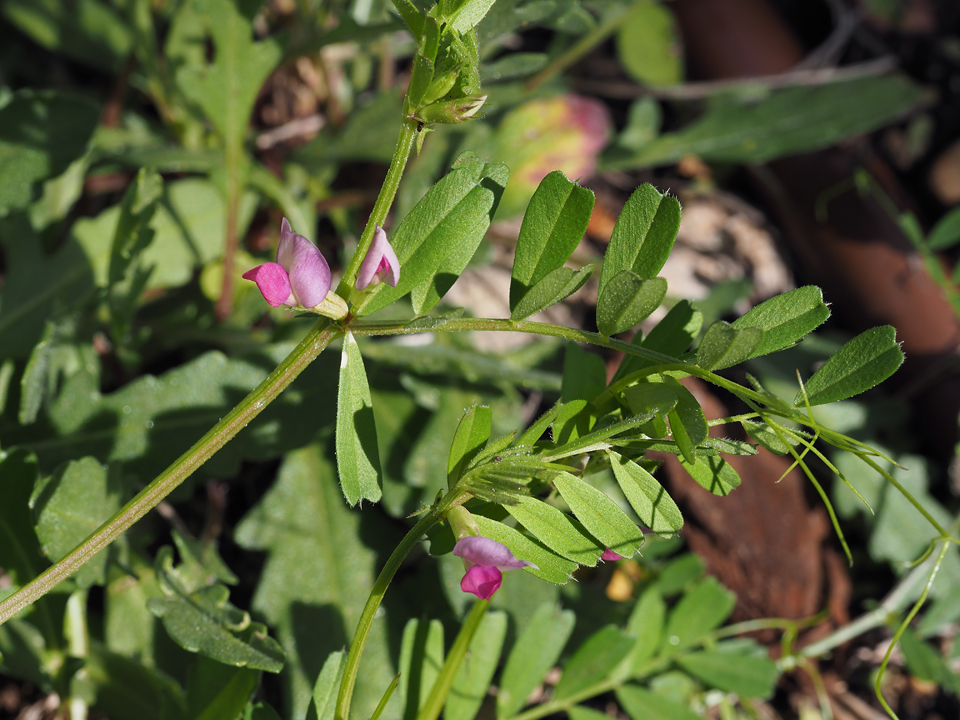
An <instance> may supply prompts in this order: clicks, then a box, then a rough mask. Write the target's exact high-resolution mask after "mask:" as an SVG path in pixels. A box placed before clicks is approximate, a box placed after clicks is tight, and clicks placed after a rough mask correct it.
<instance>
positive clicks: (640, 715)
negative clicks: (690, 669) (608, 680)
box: [617, 685, 700, 720]
mask: <svg viewBox="0 0 960 720" xmlns="http://www.w3.org/2000/svg"><path fill="white" fill-rule="evenodd" d="M617 700H619V701H620V704H621V705H622V706H623V709H624V711H625V712H626V713H627V715H629V716H630V720H699V718H700V716H699V715H697V714H696V713H695V712H693V710H691V709H690V708H688V707H687V706H686V705H681V704H679V703H677V702H675V701H673V700H670V699H668V698H666V697H664V696H662V695H657V694H656V693H653V692H650V691H649V690H647V689H646V688H642V687H638V686H636V685H623V686H622V687H620V688H618V689H617Z"/></svg>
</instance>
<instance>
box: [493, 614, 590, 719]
mask: <svg viewBox="0 0 960 720" xmlns="http://www.w3.org/2000/svg"><path fill="white" fill-rule="evenodd" d="M575 622H576V614H575V613H574V612H573V611H572V610H561V609H560V608H559V607H557V606H556V605H554V604H553V603H547V604H544V605H541V606H540V607H538V608H537V610H536V612H535V613H534V614H533V617H531V618H530V621H529V622H528V623H527V625H526V627H524V628H523V630H522V632H521V633H520V636H519V637H518V638H517V641H516V643H515V644H514V646H513V650H511V651H510V655H509V657H507V662H506V665H504V668H503V673H502V674H501V676H500V683H499V685H500V689H499V691H498V692H497V717H499V718H505V717H512V716H513V715H515V714H516V713H517V711H518V710H520V708H522V707H523V705H524V703H525V702H526V700H527V698H528V697H530V693H531V692H533V689H534V688H535V687H537V685H539V684H540V682H541V681H542V680H543V676H544V675H546V674H547V671H548V670H550V668H552V667H553V666H554V664H556V662H557V659H558V658H559V657H560V653H561V651H562V650H563V646H564V645H566V643H567V640H568V639H569V637H570V633H571V632H573V626H574V623H575Z"/></svg>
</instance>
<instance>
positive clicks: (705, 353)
mask: <svg viewBox="0 0 960 720" xmlns="http://www.w3.org/2000/svg"><path fill="white" fill-rule="evenodd" d="M762 339H763V330H761V329H759V328H756V327H744V328H742V329H739V330H738V329H737V328H735V327H734V326H733V325H730V324H729V323H725V322H724V321H723V320H717V321H716V322H715V323H713V325H711V326H710V327H708V328H707V331H706V332H705V333H704V334H703V340H701V341H700V347H698V348H697V365H699V366H700V367H702V368H703V369H704V370H722V369H724V368H728V367H732V366H734V365H737V364H739V363H741V362H743V361H744V360H746V359H747V358H750V357H754V355H756V354H757V353H756V352H755V351H754V349H755V348H756V347H757V346H758V345H759V344H760V342H761V340H762Z"/></svg>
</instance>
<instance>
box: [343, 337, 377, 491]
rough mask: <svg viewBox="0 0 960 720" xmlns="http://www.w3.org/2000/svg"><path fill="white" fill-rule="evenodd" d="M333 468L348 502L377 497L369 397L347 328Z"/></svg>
mask: <svg viewBox="0 0 960 720" xmlns="http://www.w3.org/2000/svg"><path fill="white" fill-rule="evenodd" d="M337 472H338V474H339V475H340V487H341V488H342V490H343V497H344V498H346V501H347V503H348V504H349V505H356V504H357V503H358V502H360V501H361V500H369V501H371V502H377V501H378V500H380V497H381V495H382V494H383V493H382V490H381V487H382V484H383V479H382V473H381V470H380V450H379V449H378V447H377V423H376V420H375V419H374V417H373V400H372V399H371V397H370V386H369V385H368V384H367V373H366V371H365V370H364V369H363V355H361V354H360V348H359V347H358V346H357V341H356V339H355V338H354V337H353V333H351V332H349V331H347V334H346V336H345V337H344V339H343V354H342V355H341V360H340V386H339V390H338V391H337Z"/></svg>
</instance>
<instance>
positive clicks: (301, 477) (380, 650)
mask: <svg viewBox="0 0 960 720" xmlns="http://www.w3.org/2000/svg"><path fill="white" fill-rule="evenodd" d="M369 512H370V509H367V510H365V511H364V512H363V513H357V512H355V511H351V510H350V509H349V508H348V507H347V506H346V505H345V504H344V502H343V497H342V495H341V493H340V488H339V487H338V485H337V478H336V474H335V472H334V470H333V467H332V463H331V462H330V461H329V460H328V459H327V453H326V450H325V449H324V448H322V447H319V446H315V445H311V446H308V447H305V448H303V449H301V450H297V451H295V452H292V453H290V454H288V455H287V456H286V458H285V459H284V462H283V464H282V465H281V466H280V471H279V473H278V475H277V480H276V481H275V483H274V485H273V487H271V488H270V490H268V491H267V493H266V495H264V497H263V498H262V499H261V501H260V503H259V504H258V505H256V506H255V507H254V508H253V509H252V510H251V511H250V512H248V513H247V515H246V516H245V517H244V518H243V519H242V520H241V521H240V524H239V525H238V527H237V529H236V531H235V533H234V539H235V541H236V542H237V544H238V545H239V546H240V547H242V548H245V549H247V550H265V551H267V555H266V562H265V564H264V566H263V570H262V572H261V574H260V582H259V583H258V585H257V588H256V592H255V593H254V596H253V600H252V609H253V610H254V611H256V612H258V613H260V615H261V616H262V617H263V618H264V620H265V621H266V622H268V623H269V624H270V626H271V627H272V628H274V629H275V631H276V633H277V638H278V639H279V640H280V642H281V644H282V645H283V647H284V651H285V652H286V655H287V664H286V667H285V669H284V671H283V673H282V674H281V679H282V680H283V681H284V686H285V690H286V694H287V697H289V698H290V700H289V704H288V706H287V707H288V711H289V713H290V714H291V716H296V717H304V716H305V715H306V712H307V708H308V706H309V704H310V701H311V695H312V690H313V687H314V683H315V680H316V676H315V674H316V673H317V672H319V668H321V667H322V665H323V663H324V660H325V659H326V658H327V656H328V655H329V654H330V653H331V652H333V651H337V650H341V649H342V648H343V647H345V646H346V645H347V644H349V640H350V637H351V634H352V632H353V629H354V628H355V627H356V625H357V621H358V620H359V617H360V613H361V611H362V610H363V604H364V602H365V598H366V596H367V595H368V594H369V591H370V588H372V586H373V582H374V580H375V578H376V572H377V570H378V567H377V562H378V561H377V558H378V556H379V555H380V554H381V553H387V554H389V553H390V552H391V550H392V549H393V548H394V547H395V546H396V544H397V542H399V539H400V538H399V537H398V536H397V535H396V534H395V533H394V532H391V528H390V527H389V523H383V522H381V523H374V524H372V525H371V526H369V527H368V526H367V525H366V524H365V522H366V521H365V522H364V540H363V541H361V540H360V527H361V520H362V519H363V518H365V517H366V515H367V513H369ZM303 637H311V638H313V640H312V641H311V642H310V643H303V642H302V638H303ZM363 666H364V671H363V672H362V673H360V675H359V676H358V678H357V689H356V693H355V701H354V708H355V710H356V712H357V714H358V715H359V716H363V717H369V716H370V714H372V712H373V710H374V708H375V707H376V705H377V701H378V700H379V698H380V695H381V693H382V692H383V689H384V688H385V687H387V685H388V684H389V683H390V681H391V680H392V678H393V676H394V675H395V674H396V671H395V670H394V668H393V660H392V659H391V652H390V649H389V644H388V641H387V627H386V625H385V624H383V623H374V626H373V628H372V630H371V632H370V635H369V636H368V638H367V644H366V648H365V651H364V665H363Z"/></svg>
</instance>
